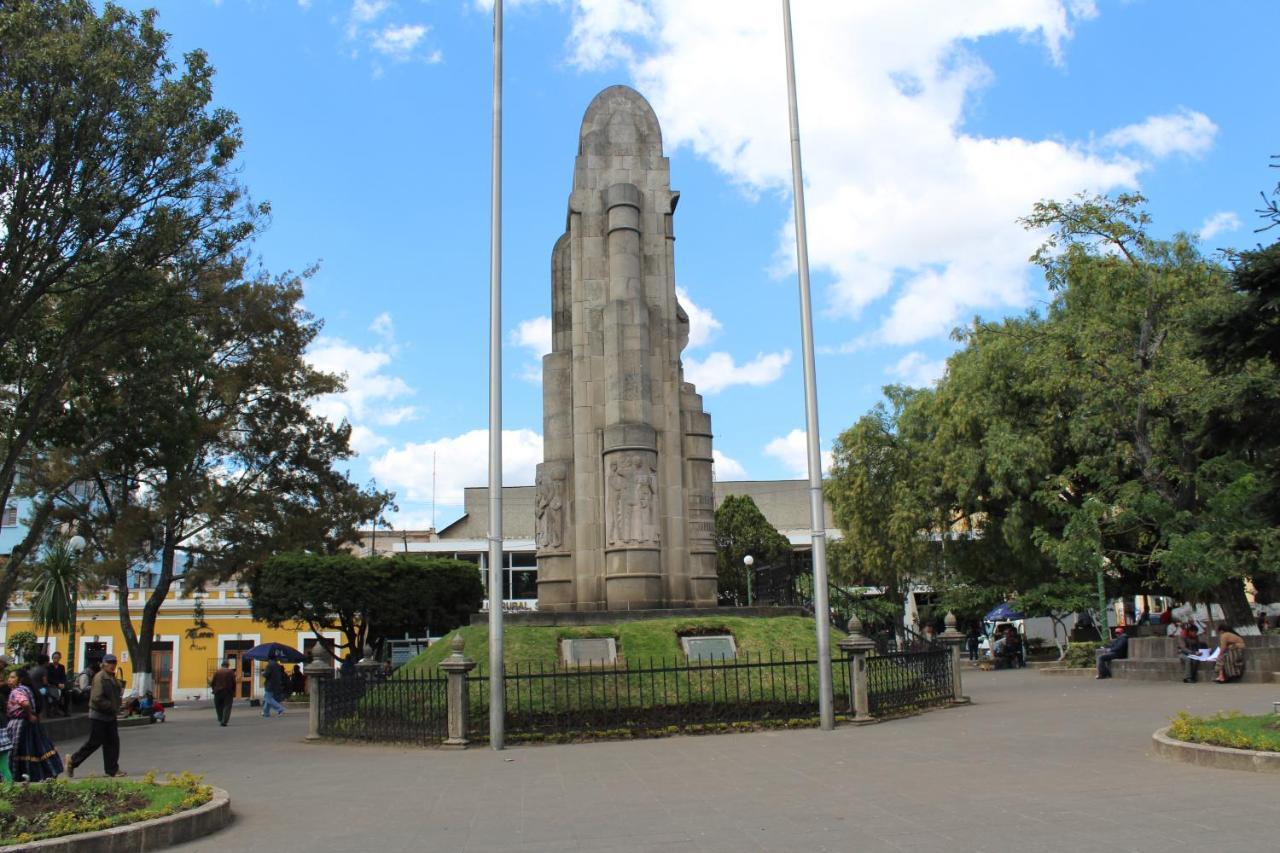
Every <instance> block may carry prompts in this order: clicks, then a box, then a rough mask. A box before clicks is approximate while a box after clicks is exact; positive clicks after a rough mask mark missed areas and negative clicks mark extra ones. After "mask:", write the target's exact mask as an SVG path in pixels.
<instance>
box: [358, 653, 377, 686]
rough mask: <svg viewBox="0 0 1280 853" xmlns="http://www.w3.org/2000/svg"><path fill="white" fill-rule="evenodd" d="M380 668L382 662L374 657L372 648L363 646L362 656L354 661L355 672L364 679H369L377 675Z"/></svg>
mask: <svg viewBox="0 0 1280 853" xmlns="http://www.w3.org/2000/svg"><path fill="white" fill-rule="evenodd" d="M381 669H382V663H381V662H379V661H377V660H375V659H374V657H373V649H372V648H370V647H369V646H365V647H364V656H363V657H361V658H360V660H358V661H356V674H357V675H359V676H360V677H361V678H362V679H364V680H365V681H370V680H372V679H373V678H374V677H375V676H377V674H378V671H379V670H381Z"/></svg>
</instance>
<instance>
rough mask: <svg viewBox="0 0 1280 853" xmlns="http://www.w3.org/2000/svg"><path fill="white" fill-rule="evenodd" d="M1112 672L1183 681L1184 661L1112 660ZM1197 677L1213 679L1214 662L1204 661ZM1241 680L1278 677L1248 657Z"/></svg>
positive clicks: (1253, 681)
mask: <svg viewBox="0 0 1280 853" xmlns="http://www.w3.org/2000/svg"><path fill="white" fill-rule="evenodd" d="M1111 674H1112V675H1114V676H1115V677H1116V678H1127V679H1131V680H1134V681H1181V680H1182V661H1181V660H1179V659H1177V658H1173V659H1170V658H1164V659H1153V658H1147V659H1136V660H1135V659H1133V658H1129V659H1128V660H1115V661H1112V662H1111ZM1197 678H1198V680H1200V681H1212V680H1213V664H1210V663H1202V664H1201V665H1200V671H1199V673H1198V676H1197ZM1240 680H1241V681H1242V682H1246V683H1250V684H1265V683H1268V682H1273V681H1276V680H1277V679H1276V677H1275V674H1274V673H1272V672H1268V671H1263V670H1262V669H1259V668H1257V667H1252V668H1251V667H1250V666H1249V660H1248V658H1247V657H1246V659H1245V669H1244V676H1243V677H1242V678H1241V679H1240Z"/></svg>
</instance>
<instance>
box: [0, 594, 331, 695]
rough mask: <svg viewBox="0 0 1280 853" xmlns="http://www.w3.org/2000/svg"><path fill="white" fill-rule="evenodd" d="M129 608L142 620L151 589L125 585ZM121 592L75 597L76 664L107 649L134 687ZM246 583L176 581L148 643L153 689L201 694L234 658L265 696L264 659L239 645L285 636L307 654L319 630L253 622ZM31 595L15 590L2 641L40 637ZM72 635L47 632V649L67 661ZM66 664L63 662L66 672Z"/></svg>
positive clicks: (1, 626) (245, 682) (136, 623)
mask: <svg viewBox="0 0 1280 853" xmlns="http://www.w3.org/2000/svg"><path fill="white" fill-rule="evenodd" d="M126 594H127V596H128V605H129V614H130V616H131V618H132V620H133V627H134V630H135V631H136V630H138V628H139V627H140V623H141V620H142V608H143V605H144V604H145V603H146V598H147V595H148V594H150V590H137V589H134V590H129V591H128V592H127V593H126ZM119 595H120V593H119V592H118V591H116V590H114V589H111V590H107V591H104V592H101V593H98V594H97V595H93V596H90V597H88V598H83V599H81V600H80V602H79V604H78V606H77V611H76V614H77V615H76V650H75V668H76V669H77V670H79V669H82V668H83V667H84V665H85V662H86V661H92V660H95V659H98V660H100V659H101V658H102V656H103V655H104V654H107V653H112V654H114V655H115V656H116V657H117V658H118V659H119V661H120V672H121V675H122V676H123V677H124V678H125V680H126V683H131V684H133V686H134V688H135V689H137V688H138V686H139V684H140V680H138V679H135V678H134V677H133V675H134V672H135V661H131V660H130V659H129V649H128V646H127V644H126V643H125V641H124V633H123V632H122V631H121V629H120V609H119V608H120V599H119ZM247 596H248V589H247V588H244V587H238V586H237V585H235V584H226V585H222V586H218V587H215V588H210V589H208V590H206V591H204V592H201V593H196V594H192V593H190V592H186V591H183V590H181V589H180V588H179V585H177V584H175V587H174V589H172V590H170V593H169V598H168V599H167V600H166V601H165V603H164V605H163V606H162V607H161V609H160V614H159V616H158V617H157V619H156V627H155V641H154V643H153V644H152V651H151V662H152V667H151V670H152V674H153V677H154V686H153V687H152V691H153V692H154V693H155V695H156V698H157V699H159V700H160V701H162V702H170V701H176V700H182V699H200V698H207V697H208V696H209V678H210V676H212V675H213V672H214V670H215V669H217V668H218V661H219V660H222V659H225V658H232V659H235V661H236V670H237V672H239V673H240V690H239V693H238V695H239V696H240V697H241V698H258V697H261V695H262V678H261V668H262V666H263V664H262V663H260V662H258V661H249V660H242V659H240V655H241V654H242V653H243V652H246V651H248V650H249V649H251V648H253V647H254V646H256V645H258V644H259V643H270V642H275V643H284V644H285V645H288V646H292V647H293V648H295V649H299V650H301V651H303V652H306V653H310V651H311V647H312V646H313V645H315V643H316V642H317V641H318V640H317V635H316V634H315V632H313V631H311V630H310V629H309V628H307V627H306V626H305V625H282V626H281V627H279V628H271V627H269V626H268V625H267V624H266V623H264V622H259V621H256V620H255V619H254V618H253V615H252V613H251V612H250V608H249V600H248V597H247ZM28 600H29V594H27V593H22V592H18V593H15V594H14V597H13V601H12V602H11V603H10V605H9V611H8V612H7V613H6V614H5V616H4V618H3V619H0V644H7V642H8V638H9V637H11V636H12V635H13V634H15V633H17V632H18V631H31V632H32V633H34V634H35V635H36V636H37V637H38V638H39V639H40V641H41V643H42V644H44V642H45V635H44V633H43V632H42V631H40V630H38V629H37V628H36V627H35V625H34V624H33V623H32V621H31V614H30V611H29V609H28ZM321 636H322V637H323V638H324V639H325V641H326V642H337V641H339V639H340V637H341V635H340V634H339V633H338V632H337V631H327V632H322V634H321ZM68 648H69V639H68V635H67V634H66V633H61V634H57V633H55V634H50V635H49V636H48V644H47V645H46V646H45V651H46V652H47V653H48V654H53V653H54V652H62V657H63V663H64V664H66V663H67V658H68ZM70 670H71V667H70V666H68V673H69V674H70Z"/></svg>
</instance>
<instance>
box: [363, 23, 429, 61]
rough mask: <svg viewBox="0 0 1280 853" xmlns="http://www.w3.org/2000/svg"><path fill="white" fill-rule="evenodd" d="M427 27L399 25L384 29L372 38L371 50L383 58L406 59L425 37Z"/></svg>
mask: <svg viewBox="0 0 1280 853" xmlns="http://www.w3.org/2000/svg"><path fill="white" fill-rule="evenodd" d="M428 29H429V27H427V26H426V25H425V24H400V25H398V26H390V27H384V28H383V29H382V30H380V31H379V32H378V33H376V34H375V35H374V36H373V40H372V42H371V44H372V45H373V49H374V50H376V51H378V53H381V54H382V55H384V56H390V57H391V58H393V59H408V58H409V57H410V56H412V55H413V50H414V48H416V47H417V46H418V43H419V42H420V41H422V39H423V38H424V37H425V36H426V34H427V30H428Z"/></svg>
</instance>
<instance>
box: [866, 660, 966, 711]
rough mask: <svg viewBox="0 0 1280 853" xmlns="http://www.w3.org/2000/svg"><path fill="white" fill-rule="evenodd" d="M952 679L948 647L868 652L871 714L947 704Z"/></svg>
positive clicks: (952, 695)
mask: <svg viewBox="0 0 1280 853" xmlns="http://www.w3.org/2000/svg"><path fill="white" fill-rule="evenodd" d="M951 679H952V673H951V650H950V649H947V648H936V649H929V650H927V651H916V652H888V653H885V654H874V655H870V656H868V657H867V698H868V704H869V706H870V710H871V715H872V716H873V717H880V716H884V715H886V714H896V713H903V712H906V711H913V710H921V709H923V708H928V707H934V706H938V705H946V704H949V703H950V702H951V700H952V699H953V698H954V696H955V693H954V689H953V686H952V681H951Z"/></svg>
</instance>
